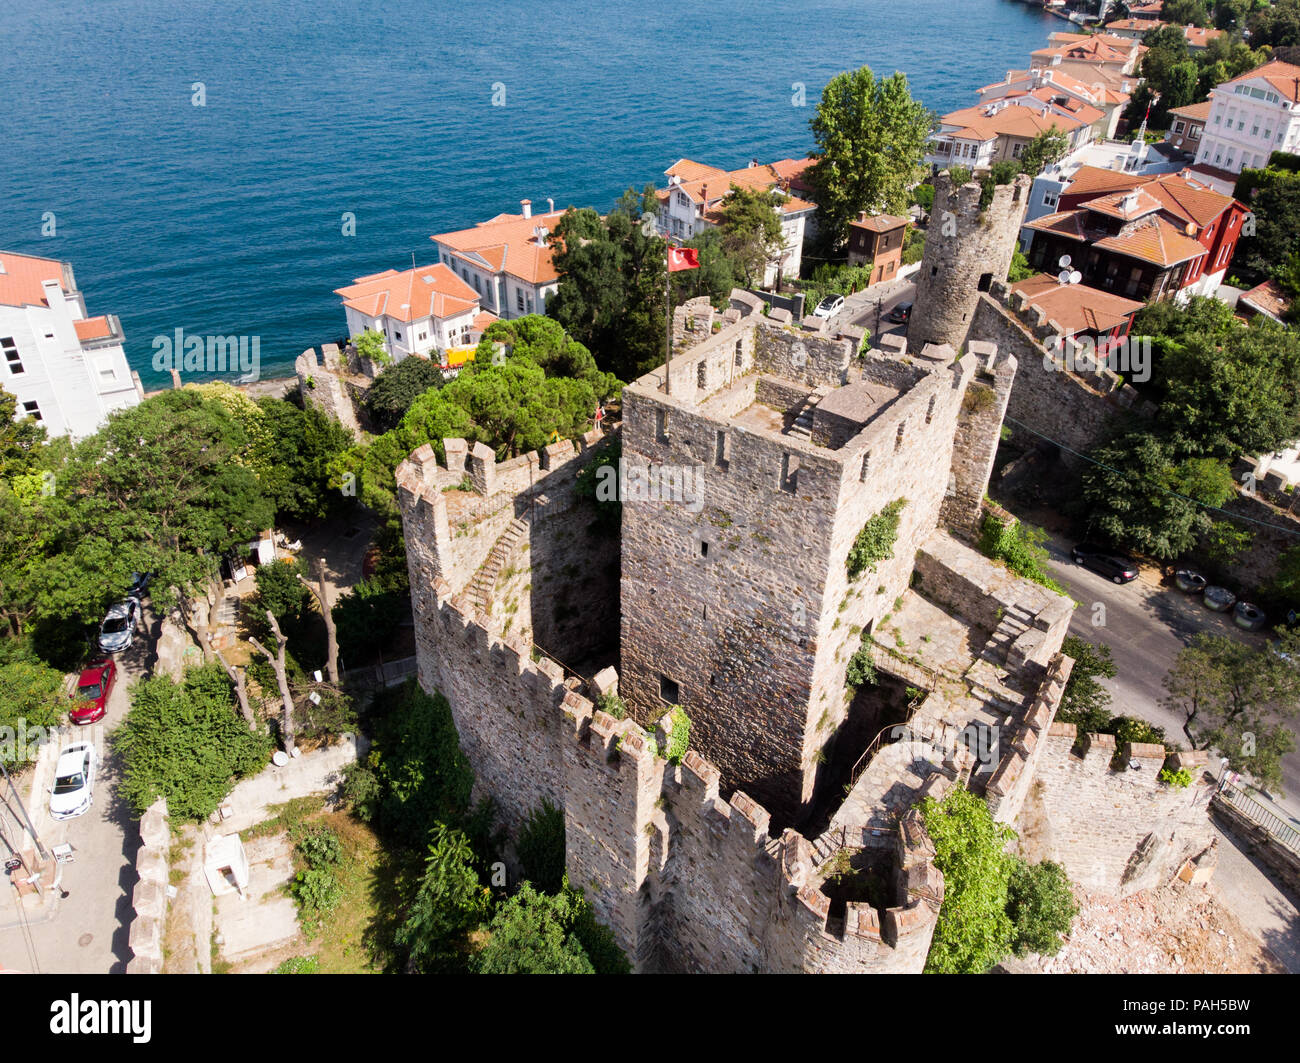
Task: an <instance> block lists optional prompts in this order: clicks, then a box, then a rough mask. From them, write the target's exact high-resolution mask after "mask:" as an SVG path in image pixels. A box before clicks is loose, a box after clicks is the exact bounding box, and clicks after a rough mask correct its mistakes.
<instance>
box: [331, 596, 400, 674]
mask: <svg viewBox="0 0 1300 1063" xmlns="http://www.w3.org/2000/svg"><path fill="white" fill-rule="evenodd" d="M333 613H334V623H335V625H337V628H338V638H339V654H340V656H341V657H342V658H343V659H344V660H345V661H348V662H351V665H350V666H355V665H356V664H358V663H361V662H366V661H369V660H371V659H373V658H374V657H375V656H376V655H377V654H380V653H382V652H383V651H384V650H386V649H388V648H389V647H391V646H392V645H393V642H394V640H395V639H396V637H397V634H398V631H399V630H400V629H401V627H402V625H403V624H404V623H405V622H406V621H408V620H409V619H410V618H411V600H410V596H409V592H408V591H406V590H405V589H404V588H401V587H390V586H388V585H387V584H386V583H385V582H384V581H383V580H382V579H380V578H378V577H374V578H371V579H368V580H362V581H361V582H360V583H357V584H355V585H354V586H353V587H352V589H351V590H350V591H345V592H344V593H343V594H340V595H339V597H338V600H337V601H336V602H335V603H334V606H333Z"/></svg>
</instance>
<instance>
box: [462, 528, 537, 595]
mask: <svg viewBox="0 0 1300 1063" xmlns="http://www.w3.org/2000/svg"><path fill="white" fill-rule="evenodd" d="M527 530H528V522H527V521H526V520H524V519H523V518H522V517H515V519H514V520H512V521H511V522H510V524H509V526H508V527H507V528H506V530H505V531H503V532H502V533H501V537H500V538H499V539H498V540H497V541H496V542H495V543H493V544H492V549H491V551H489V553H488V556H487V560H485V561H484V562H483V564H482V565H480V566H479V570H478V571H477V572H475V573H474V578H473V579H471V580H470V583H469V600H470V601H471V602H473V603H474V605H475V607H476V608H477V609H478V611H479V612H480V613H482V614H483V615H485V616H486V615H488V614H489V613H490V612H491V610H492V591H493V589H494V588H495V587H496V585H497V579H498V578H499V577H500V576H501V570H502V569H503V568H505V565H506V562H507V561H508V560H509V559H510V555H511V553H513V552H514V548H515V547H516V546H517V545H518V543H519V540H520V539H521V538H523V536H524V533H525V532H527Z"/></svg>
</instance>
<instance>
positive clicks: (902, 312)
mask: <svg viewBox="0 0 1300 1063" xmlns="http://www.w3.org/2000/svg"><path fill="white" fill-rule="evenodd" d="M911 316H912V304H911V303H899V304H898V305H897V306H896V307H894V308H893V309H892V310H891V311H889V313H887V314H886V315H885V320H886V321H893V322H895V323H896V324H899V325H906V324H907V320H908V318H910V317H911Z"/></svg>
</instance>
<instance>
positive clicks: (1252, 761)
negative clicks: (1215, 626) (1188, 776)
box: [1162, 631, 1300, 789]
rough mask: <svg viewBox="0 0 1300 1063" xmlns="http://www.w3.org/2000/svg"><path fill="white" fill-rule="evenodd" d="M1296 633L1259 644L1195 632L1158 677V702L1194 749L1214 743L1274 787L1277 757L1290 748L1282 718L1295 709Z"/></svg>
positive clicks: (1299, 672) (1299, 638) (1299, 679)
mask: <svg viewBox="0 0 1300 1063" xmlns="http://www.w3.org/2000/svg"><path fill="white" fill-rule="evenodd" d="M1297 662H1300V634H1298V633H1296V632H1294V631H1286V632H1284V633H1283V634H1282V636H1281V639H1280V641H1279V642H1278V643H1276V644H1274V645H1271V646H1267V647H1265V648H1264V649H1255V648H1254V647H1253V646H1250V645H1247V644H1246V643H1243V642H1239V641H1238V640H1237V639H1235V638H1231V637H1228V636H1225V635H1212V634H1210V633H1208V632H1204V631H1202V632H1198V633H1197V634H1196V635H1194V636H1193V637H1192V641H1191V643H1190V644H1189V645H1188V646H1187V647H1185V648H1184V649H1183V650H1181V651H1179V654H1178V657H1177V659H1176V660H1175V661H1174V666H1173V667H1172V668H1171V669H1170V670H1169V673H1168V674H1167V675H1166V676H1165V678H1164V686H1165V697H1164V698H1163V699H1162V703H1163V704H1164V705H1165V706H1166V707H1167V708H1169V709H1170V710H1172V711H1174V712H1176V713H1178V714H1179V715H1180V716H1182V718H1183V719H1184V720H1185V721H1186V722H1185V723H1184V725H1183V730H1184V731H1185V732H1186V734H1187V737H1188V738H1189V739H1191V741H1192V744H1193V746H1194V747H1195V748H1197V749H1209V748H1213V749H1217V750H1218V751H1219V753H1220V755H1222V756H1224V757H1227V758H1228V760H1229V762H1230V763H1231V765H1232V767H1233V769H1234V770H1236V771H1241V772H1245V773H1247V774H1249V775H1251V776H1253V777H1254V778H1255V779H1256V780H1257V781H1258V782H1259V783H1260V785H1262V786H1266V787H1270V788H1272V787H1276V788H1279V789H1280V788H1281V785H1282V757H1283V756H1284V755H1285V754H1287V753H1290V752H1291V751H1292V750H1293V749H1295V735H1294V734H1293V733H1292V731H1291V728H1290V727H1289V726H1288V725H1287V722H1286V721H1289V720H1290V719H1292V718H1294V717H1295V715H1296V713H1297V711H1300V663H1297Z"/></svg>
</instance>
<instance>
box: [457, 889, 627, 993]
mask: <svg viewBox="0 0 1300 1063" xmlns="http://www.w3.org/2000/svg"><path fill="white" fill-rule="evenodd" d="M487 931H488V935H489V936H488V941H487V944H486V945H484V947H483V949H482V950H481V951H480V952H479V953H478V954H477V955H475V956H474V958H473V964H472V966H473V969H474V970H475V971H477V972H479V973H480V974H626V973H627V972H628V970H629V969H630V968H629V965H628V962H627V957H625V956H624V955H623V954H622V952H621V951H620V950H619V948H618V946H617V945H616V944H615V942H614V937H613V935H612V934H611V933H610V932H609V929H608V928H607V927H603V926H601V925H600V924H599V923H597V922H596V919H595V916H594V914H593V913H592V911H591V906H590V905H589V904H588V903H587V901H586V899H585V898H584V897H583V896H582V894H581V893H580V892H579V891H577V890H574V889H572V888H571V887H570V886H568V884H567V883H566V884H565V886H564V887H563V888H562V889H561V891H560V892H559V893H558V894H556V895H554V896H548V895H546V894H544V893H538V892H537V891H536V890H535V889H534V888H533V887H532V885H531V884H530V883H527V882H525V883H524V884H523V885H522V886H521V887H520V888H519V892H518V893H516V894H515V895H514V896H513V897H511V898H510V899H509V900H507V901H506V902H505V903H504V904H502V905H501V906H500V907H499V908H498V909H497V911H496V914H495V915H493V917H492V921H491V922H490V923H489V924H488V926H487Z"/></svg>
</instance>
